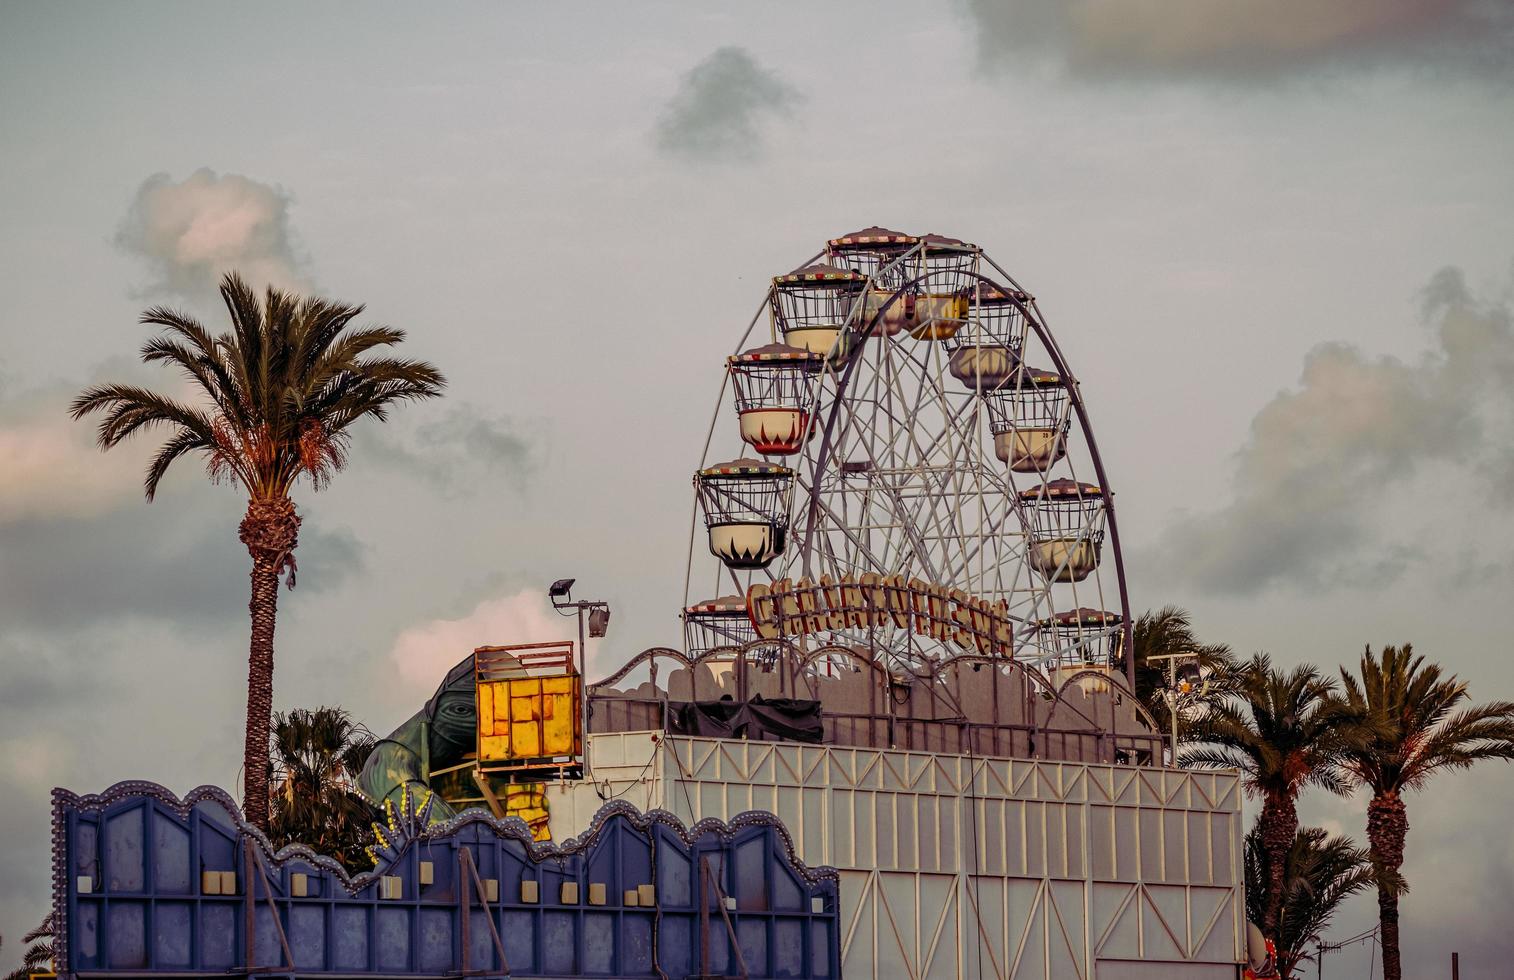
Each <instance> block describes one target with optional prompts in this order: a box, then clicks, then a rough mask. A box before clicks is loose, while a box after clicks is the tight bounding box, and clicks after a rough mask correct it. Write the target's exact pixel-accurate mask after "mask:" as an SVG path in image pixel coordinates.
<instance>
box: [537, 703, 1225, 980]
mask: <svg viewBox="0 0 1514 980" xmlns="http://www.w3.org/2000/svg"><path fill="white" fill-rule="evenodd" d="M590 760H591V765H592V767H593V784H592V785H591V784H590V783H588V782H587V781H586V782H584V783H571V782H565V783H560V784H554V785H553V786H552V787H551V788H550V805H551V813H552V831H553V836H554V837H555V838H558V839H562V838H564V837H568V836H572V835H574V834H577V833H581V832H582V831H583V829H584V828H586V827H587V826H588V822H589V819H590V818H591V817H592V815H593V813H594V811H595V810H597V809H598V808H599V806H600V805H602V802H603V800H602V797H606V796H610V797H615V796H618V797H620V798H624V799H628V800H630V801H631V802H633V803H635V804H636V805H638V806H642V807H644V808H662V809H667V810H670V811H672V812H673V813H675V814H677V815H678V816H679V817H680V818H682V819H683V820H685V821H686V822H689V823H692V822H693V821H695V820H697V819H699V818H701V817H720V818H722V819H730V818H731V817H733V816H735V815H736V814H737V813H739V812H741V811H743V810H749V809H765V810H771V811H773V812H775V813H777V814H778V815H779V817H780V818H781V819H782V820H783V821H784V824H785V826H786V827H787V828H788V830H789V833H790V834H791V835H792V837H793V840H794V845H795V848H796V850H797V851H798V853H799V856H800V858H801V859H802V860H804V861H805V862H806V863H808V864H811V865H820V864H830V865H833V866H835V867H837V868H839V869H840V870H841V873H842V885H841V902H842V925H841V933H842V969H843V972H844V973H845V975H846V976H848V977H911V978H915V977H978V976H983V977H990V976H992V977H1006V978H1008V977H1017V978H1035V980H1053V978H1055V980H1068V978H1077V980H1109V978H1115V980H1146V978H1148V977H1156V976H1163V977H1180V978H1183V980H1190V978H1191V980H1210V978H1220V977H1223V978H1226V980H1230V978H1233V977H1235V976H1236V975H1237V968H1236V964H1237V963H1239V962H1240V958H1241V951H1242V939H1243V932H1242V925H1243V919H1242V915H1243V906H1244V903H1243V901H1242V898H1241V895H1240V891H1239V889H1238V888H1237V887H1236V885H1235V882H1237V881H1238V880H1239V866H1240V841H1241V824H1240V792H1239V781H1238V779H1237V777H1236V776H1235V775H1233V774H1226V773H1190V772H1185V771H1181V770H1166V769H1137V768H1132V767H1120V766H1100V765H1082V764H1077V763H1067V762H1040V761H1036V760H1029V759H982V758H974V757H969V756H959V755H931V754H928V753H918V752H895V751H885V750H878V749H866V748H854V747H844V746H815V745H800V744H790V743H777V742H746V741H734V740H720V739H703V738H686V737H682V736H675V737H670V736H666V735H664V734H663V733H660V732H658V733H650V732H622V733H614V734H599V735H594V736H592V737H591V745H590ZM1095 963H1097V966H1094V964H1095ZM1148 968H1151V969H1155V970H1156V971H1157V972H1151V971H1150V969H1148ZM1132 969H1134V970H1136V971H1137V972H1130V971H1131V970H1132ZM1111 971H1113V972H1111ZM1140 971H1145V972H1140Z"/></svg>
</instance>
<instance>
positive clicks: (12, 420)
mask: <svg viewBox="0 0 1514 980" xmlns="http://www.w3.org/2000/svg"><path fill="white" fill-rule="evenodd" d="M73 394H74V392H73V391H72V390H66V389H64V388H62V387H60V386H53V387H49V388H46V389H42V390H38V391H30V392H25V393H23V394H22V395H20V396H18V397H16V398H13V399H10V400H8V401H6V402H0V525H3V524H9V523H12V522H14V521H20V520H29V519H47V518H55V517H94V516H97V515H99V514H102V513H104V512H105V511H107V510H110V509H111V508H112V507H115V506H116V505H118V504H120V502H121V501H122V500H124V499H125V498H127V497H129V496H133V495H136V496H140V495H141V493H142V469H143V465H144V461H143V460H142V459H141V458H140V454H134V453H131V452H129V451H120V450H118V451H116V452H114V453H102V452H100V450H99V449H98V448H96V446H95V444H94V429H93V427H92V426H87V425H80V424H79V423H77V422H74V421H72V420H71V419H69V417H68V414H67V409H68V400H69V398H70V397H72V395H73Z"/></svg>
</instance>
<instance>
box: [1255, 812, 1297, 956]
mask: <svg viewBox="0 0 1514 980" xmlns="http://www.w3.org/2000/svg"><path fill="white" fill-rule="evenodd" d="M1260 822H1261V831H1262V849H1263V850H1265V851H1266V852H1267V900H1266V902H1265V903H1264V904H1263V905H1262V921H1261V922H1259V923H1257V926H1258V927H1259V928H1260V929H1261V930H1262V935H1264V936H1266V937H1267V938H1268V939H1271V940H1272V941H1273V943H1275V944H1276V945H1277V946H1278V948H1280V949H1281V948H1282V945H1283V944H1282V942H1281V941H1280V937H1279V936H1278V928H1277V926H1278V919H1279V917H1280V915H1281V912H1282V907H1283V878H1284V875H1285V873H1286V871H1287V862H1288V850H1289V848H1291V847H1292V846H1293V840H1294V838H1295V837H1297V836H1298V810H1297V808H1296V807H1295V806H1294V804H1293V800H1292V799H1291V798H1289V797H1286V796H1268V797H1267V799H1266V801H1265V802H1264V803H1263V804H1262V816H1261V821H1260Z"/></svg>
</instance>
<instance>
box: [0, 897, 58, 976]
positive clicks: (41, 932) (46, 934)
mask: <svg viewBox="0 0 1514 980" xmlns="http://www.w3.org/2000/svg"><path fill="white" fill-rule="evenodd" d="M55 935H56V932H55V931H54V929H53V916H52V913H51V912H49V913H48V914H47V918H45V919H43V920H42V924H41V925H40V926H38V927H37V928H35V929H33V930H32V931H31V932H29V933H27V934H26V935H24V936H22V937H21V941H22V942H23V943H31V945H30V946H28V947H27V948H26V952H24V953H22V954H21V966H20V967H19V968H18V969H15V970H12V971H11V972H10V973H7V974H6V975H5V980H26V978H27V977H28V976H30V975H31V974H33V973H45V972H48V971H49V969H50V964H51V963H52V961H53V937H54V936H55ZM3 942H4V941H3V940H0V944H3Z"/></svg>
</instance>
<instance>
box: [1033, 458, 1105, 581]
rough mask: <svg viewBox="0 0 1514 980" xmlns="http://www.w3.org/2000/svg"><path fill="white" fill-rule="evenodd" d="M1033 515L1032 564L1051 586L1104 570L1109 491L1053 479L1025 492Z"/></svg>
mask: <svg viewBox="0 0 1514 980" xmlns="http://www.w3.org/2000/svg"><path fill="white" fill-rule="evenodd" d="M1020 502H1021V504H1022V505H1023V506H1024V507H1025V508H1026V509H1027V510H1028V511H1029V519H1030V525H1031V546H1030V549H1029V560H1030V564H1031V566H1032V567H1034V568H1035V570H1036V571H1037V572H1039V573H1040V574H1041V575H1042V577H1044V578H1045V579H1047V580H1048V581H1051V582H1081V581H1083V580H1084V579H1085V578H1087V577H1088V576H1089V575H1091V574H1093V572H1094V570H1095V569H1096V568H1098V567H1099V557H1100V554H1101V552H1102V549H1103V544H1104V491H1103V490H1101V489H1099V488H1098V487H1096V486H1094V485H1093V484H1091V483H1079V482H1078V481H1076V480H1066V479H1062V480H1052V481H1051V482H1050V483H1043V484H1040V485H1039V486H1034V487H1031V488H1030V489H1028V490H1023V491H1021V493H1020Z"/></svg>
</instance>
